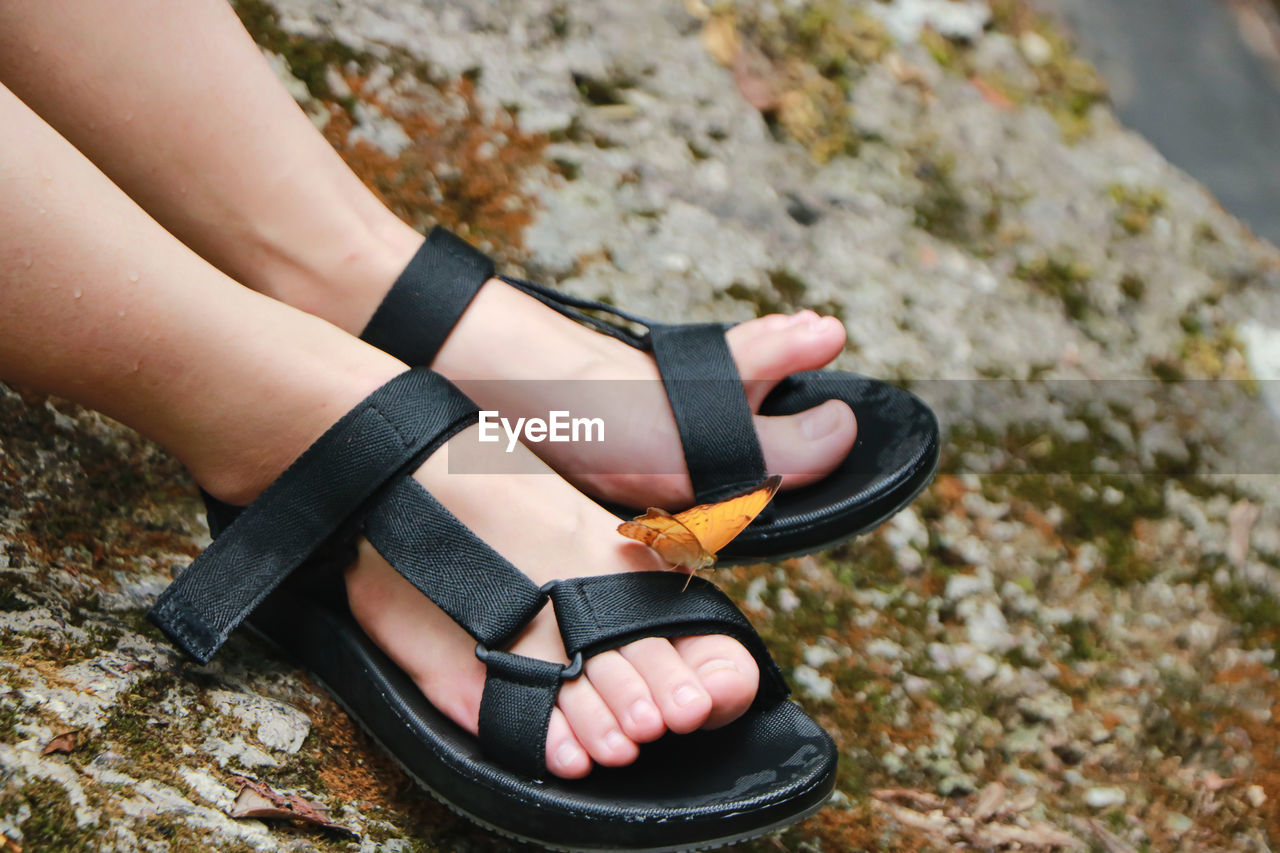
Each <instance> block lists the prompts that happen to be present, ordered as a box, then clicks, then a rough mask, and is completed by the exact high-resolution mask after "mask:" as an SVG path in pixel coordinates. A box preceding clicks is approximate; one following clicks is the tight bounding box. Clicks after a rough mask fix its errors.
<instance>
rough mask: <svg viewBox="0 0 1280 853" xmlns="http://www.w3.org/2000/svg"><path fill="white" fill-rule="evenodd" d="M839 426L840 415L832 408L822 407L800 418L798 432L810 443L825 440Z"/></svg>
mask: <svg viewBox="0 0 1280 853" xmlns="http://www.w3.org/2000/svg"><path fill="white" fill-rule="evenodd" d="M839 425H840V413H839V412H838V411H837V410H836V409H835V407H833V406H822V407H821V408H819V409H818V410H816V411H813V412H809V413H808V414H807V415H803V416H801V418H800V432H801V433H802V434H803V435H804V437H805V438H807V439H809V440H810V441H815V440H817V439H819V438H826V437H827V436H828V435H831V433H832V432H834V431H835V428H836V427H837V426H839Z"/></svg>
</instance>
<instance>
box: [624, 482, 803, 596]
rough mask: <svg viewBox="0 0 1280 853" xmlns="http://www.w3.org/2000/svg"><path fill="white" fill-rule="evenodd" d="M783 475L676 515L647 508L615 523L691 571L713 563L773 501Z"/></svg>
mask: <svg viewBox="0 0 1280 853" xmlns="http://www.w3.org/2000/svg"><path fill="white" fill-rule="evenodd" d="M781 483H782V477H780V476H778V475H776V474H775V475H774V476H772V477H770V478H769V479H767V480H765V481H764V483H762V484H761V485H759V486H756V487H755V488H754V489H752V490H751V491H749V492H746V493H745V494H741V495H738V496H737V497H732V498H729V499H727V500H723V501H719V502H717V503H713V504H699V505H698V506H695V507H693V508H691V509H686V510H685V511H684V512H678V513H676V514H675V515H672V514H671V513H669V512H667V511H666V510H665V509H658V508H657V507H649V510H648V512H646V513H645V514H644V515H638V516H636V518H635V519H634V520H633V521H624V522H623V523H622V524H619V525H618V532H619V533H621V534H622V535H623V536H626V537H627V538H628V539H635V540H636V541H638V542H643V543H644V544H646V545H648V546H649V547H650V548H652V549H653V550H655V551H657V552H658V554H659V555H660V556H661V557H662V558H663V559H664V560H666V561H667V562H668V563H670V564H671V565H673V566H683V567H685V568H687V569H689V570H690V571H694V572H696V571H698V570H699V569H706V568H710V567H711V566H714V565H715V562H716V552H717V551H719V550H720V549H721V548H723V547H724V546H725V545H728V544H729V543H730V542H732V541H733V540H734V538H735V537H737V535H738V534H739V533H741V532H742V531H743V530H744V529H745V528H746V526H747V525H748V524H750V523H751V522H752V521H753V520H754V519H755V517H756V516H757V515H759V514H760V512H761V511H762V510H763V509H764V508H765V507H766V506H768V505H769V501H771V500H773V495H774V493H775V492H777V491H778V486H779V485H780V484H781Z"/></svg>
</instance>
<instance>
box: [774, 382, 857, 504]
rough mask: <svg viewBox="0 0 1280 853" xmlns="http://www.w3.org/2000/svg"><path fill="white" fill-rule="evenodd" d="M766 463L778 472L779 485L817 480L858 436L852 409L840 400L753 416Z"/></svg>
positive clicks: (837, 461)
mask: <svg viewBox="0 0 1280 853" xmlns="http://www.w3.org/2000/svg"><path fill="white" fill-rule="evenodd" d="M755 425H756V435H758V436H760V449H761V451H762V452H763V453H764V461H765V467H766V468H768V470H769V471H770V472H771V473H774V474H781V475H782V477H783V482H782V487H783V488H784V489H786V488H793V487H795V486H803V485H805V484H806V483H812V482H814V481H816V480H820V479H822V478H823V477H825V476H826V475H827V474H830V473H831V471H832V470H833V469H834V468H835V467H836V466H837V465H839V464H840V462H841V461H842V460H843V459H844V458H845V457H846V456H848V455H849V451H850V450H851V449H852V448H853V442H854V440H855V439H856V438H857V436H858V424H857V421H856V420H855V418H854V416H853V410H852V409H850V408H849V406H848V405H847V404H846V403H844V402H843V401H840V400H828V401H827V402H825V403H823V404H821V405H819V406H814V407H813V408H812V409H808V410H806V411H803V412H800V413H799V414H795V415H787V416H785V417H764V416H761V415H756V417H755Z"/></svg>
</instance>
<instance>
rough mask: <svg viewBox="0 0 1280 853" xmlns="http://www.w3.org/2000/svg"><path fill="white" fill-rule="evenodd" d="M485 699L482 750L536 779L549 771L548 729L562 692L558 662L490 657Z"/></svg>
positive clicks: (501, 654)
mask: <svg viewBox="0 0 1280 853" xmlns="http://www.w3.org/2000/svg"><path fill="white" fill-rule="evenodd" d="M485 665H486V666H487V667H488V675H487V676H486V678H485V680H484V695H483V696H482V697H481V699H480V727H479V730H478V731H479V735H480V747H481V748H482V749H483V750H484V752H485V754H486V755H488V756H489V757H491V758H493V759H494V760H496V761H498V762H500V763H501V764H502V765H503V766H505V767H508V768H510V769H512V770H515V771H516V772H518V773H523V774H525V775H527V776H532V777H534V778H541V777H543V776H545V775H546V772H547V727H548V726H549V725H550V723H551V711H552V709H553V708H555V705H556V696H557V695H558V694H559V692H560V682H561V679H560V675H561V672H562V671H563V669H564V668H563V667H562V666H561V665H560V664H558V663H551V662H550V661H545V660H538V659H537V658H530V657H525V656H524V655H514V654H510V653H509V652H489V653H488V655H486V658H485Z"/></svg>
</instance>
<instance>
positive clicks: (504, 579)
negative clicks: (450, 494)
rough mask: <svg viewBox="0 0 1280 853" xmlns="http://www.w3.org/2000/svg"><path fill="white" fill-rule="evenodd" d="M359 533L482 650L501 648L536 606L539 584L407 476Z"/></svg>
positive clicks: (539, 598) (540, 598) (540, 602)
mask: <svg viewBox="0 0 1280 853" xmlns="http://www.w3.org/2000/svg"><path fill="white" fill-rule="evenodd" d="M364 533H365V536H366V537H367V538H368V540H369V542H370V543H372V545H373V547H374V548H376V549H377V550H378V553H379V554H381V555H382V556H383V558H385V559H386V561H387V562H388V563H390V564H391V566H392V567H393V568H394V569H395V570H396V571H398V572H399V573H400V574H402V575H404V576H405V577H406V578H407V579H408V580H409V581H410V582H411V583H412V584H413V585H414V586H415V587H417V588H418V590H419V591H420V592H422V594H423V595H425V596H427V597H428V598H430V599H431V600H432V601H434V602H435V603H436V604H437V605H439V606H440V609H441V610H443V611H444V612H445V613H448V614H449V615H450V616H452V617H453V620H454V621H455V622H457V623H458V624H459V625H461V626H462V627H463V628H465V629H466V630H467V633H469V634H471V636H473V637H475V638H476V639H477V640H479V641H480V642H481V643H484V644H485V645H486V646H490V647H494V648H500V647H502V646H505V645H507V643H508V642H510V641H511V640H512V639H514V638H515V636H516V635H517V634H519V633H520V631H521V630H523V629H524V627H525V626H526V625H528V624H529V621H530V620H532V619H533V617H534V616H536V615H537V614H538V611H539V610H541V609H542V605H543V603H544V601H545V599H544V597H543V596H542V594H541V593H540V592H539V591H538V586H537V584H535V583H534V582H533V581H532V580H530V579H529V577H528V576H527V575H525V574H524V573H523V572H521V571H520V570H518V569H517V568H515V566H512V565H511V564H510V563H508V562H507V561H506V560H505V559H503V558H502V557H501V556H500V555H499V554H498V553H497V552H496V551H494V550H493V549H492V548H490V547H489V546H488V545H486V544H485V543H484V541H482V540H481V539H480V538H479V537H478V536H476V535H475V534H474V533H472V532H471V531H470V530H468V529H467V528H466V527H465V526H464V525H463V524H462V522H460V521H458V519H457V518H455V517H454V515H453V514H452V513H451V512H449V510H447V509H445V507H444V506H443V505H442V504H441V503H440V502H439V501H437V500H436V499H435V498H434V497H432V496H431V494H430V493H428V492H427V490H426V489H424V488H423V487H422V485H421V484H420V483H418V481H417V480H414V479H413V478H412V477H405V478H403V479H402V480H400V482H398V483H396V484H395V485H394V486H392V487H391V488H390V489H389V490H388V491H387V492H386V493H385V494H384V495H383V496H382V497H381V498H380V499H379V501H378V506H376V507H374V509H373V510H371V511H370V513H369V515H368V516H366V518H365V521H364Z"/></svg>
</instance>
